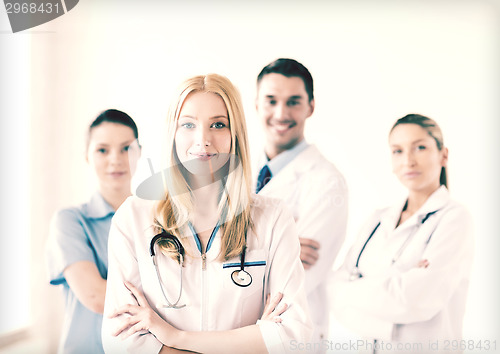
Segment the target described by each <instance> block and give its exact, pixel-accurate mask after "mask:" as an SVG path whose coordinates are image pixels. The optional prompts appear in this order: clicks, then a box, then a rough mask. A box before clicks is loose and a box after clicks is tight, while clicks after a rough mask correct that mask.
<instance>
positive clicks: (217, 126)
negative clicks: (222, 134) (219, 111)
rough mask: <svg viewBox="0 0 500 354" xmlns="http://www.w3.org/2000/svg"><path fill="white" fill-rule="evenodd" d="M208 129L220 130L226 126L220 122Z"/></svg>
mask: <svg viewBox="0 0 500 354" xmlns="http://www.w3.org/2000/svg"><path fill="white" fill-rule="evenodd" d="M210 127H211V128H215V129H222V128H225V127H226V125H225V124H224V123H222V122H215V123H214V124H212V125H211V126H210Z"/></svg>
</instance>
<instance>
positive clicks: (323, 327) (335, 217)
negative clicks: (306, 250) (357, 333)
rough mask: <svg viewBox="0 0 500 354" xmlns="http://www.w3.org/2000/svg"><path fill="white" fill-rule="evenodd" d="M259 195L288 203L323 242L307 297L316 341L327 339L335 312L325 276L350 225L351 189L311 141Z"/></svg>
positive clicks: (302, 230)
mask: <svg viewBox="0 0 500 354" xmlns="http://www.w3.org/2000/svg"><path fill="white" fill-rule="evenodd" d="M257 171H258V170H257ZM255 180H256V179H255ZM259 195H267V196H272V197H275V198H280V199H282V200H283V201H285V203H286V205H287V206H288V207H289V208H291V210H292V212H293V217H294V219H295V222H296V223H297V230H298V234H299V236H300V237H306V238H311V239H313V240H316V241H318V242H319V243H320V244H321V248H320V249H319V259H318V261H317V262H316V264H315V265H314V266H313V267H311V268H309V269H307V270H306V292H307V300H308V303H309V308H310V310H311V318H312V321H313V324H314V326H315V331H314V335H313V341H314V342H315V343H319V342H321V341H322V340H323V339H328V338H327V336H328V322H329V316H330V311H329V306H328V302H329V300H328V296H327V290H326V279H327V277H328V275H329V274H330V272H331V271H332V266H333V263H334V261H335V257H336V256H337V254H338V252H339V250H340V248H341V246H342V244H343V242H344V239H345V233H346V227H347V212H348V193H347V185H346V183H345V180H344V177H343V176H342V174H341V173H340V172H339V171H338V170H337V168H336V167H335V166H334V165H333V164H332V163H331V162H330V161H328V160H327V159H326V158H325V157H324V156H323V155H322V154H321V153H320V152H319V150H318V149H317V148H316V146H314V145H310V146H308V147H307V148H306V149H305V150H304V151H302V152H301V153H299V154H298V155H297V156H296V157H295V158H294V159H293V160H292V161H291V162H289V163H288V164H287V165H286V166H285V167H284V168H283V169H282V170H281V171H280V172H279V173H278V174H277V175H276V176H273V177H272V178H271V180H270V181H269V182H268V183H267V184H266V185H265V186H264V188H262V190H261V191H260V192H259Z"/></svg>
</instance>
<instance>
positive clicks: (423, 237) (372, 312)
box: [332, 114, 474, 353]
mask: <svg viewBox="0 0 500 354" xmlns="http://www.w3.org/2000/svg"><path fill="white" fill-rule="evenodd" d="M389 145H390V148H391V151H392V165H393V172H394V173H395V174H396V176H397V177H398V179H399V180H400V181H401V183H402V184H403V185H404V186H405V187H406V188H407V189H408V197H407V198H406V199H405V200H404V201H402V203H401V204H398V205H395V206H393V207H390V208H386V209H382V210H378V211H376V212H375V213H374V214H373V215H372V216H371V217H370V218H369V219H368V221H367V222H366V223H365V225H364V227H362V229H361V231H360V233H359V237H358V239H357V241H356V242H355V243H354V245H353V246H352V248H351V249H350V251H349V252H348V254H347V256H346V259H345V261H344V264H343V266H342V267H341V268H340V269H339V270H338V271H337V272H336V274H335V276H334V284H333V287H332V291H333V299H332V300H333V301H332V303H333V312H334V315H335V317H336V319H337V320H338V321H339V322H340V323H341V324H343V325H344V326H345V327H346V328H348V329H350V330H351V331H353V332H354V333H356V334H358V335H360V336H362V337H364V338H366V339H367V340H366V342H360V343H364V344H363V347H361V348H358V349H359V350H366V351H371V352H374V350H375V351H376V352H377V353H381V352H384V351H387V352H405V353H410V352H418V353H422V352H434V353H436V352H440V353H441V352H458V351H459V350H460V348H462V349H464V348H463V344H464V343H460V340H461V335H462V323H463V316H464V312H465V304H466V297H467V291H468V286H469V276H470V272H471V267H472V259H473V253H474V241H473V230H472V229H473V226H472V220H471V215H470V214H469V212H468V211H467V209H466V208H465V207H464V206H462V205H461V204H459V203H457V202H456V201H454V200H452V199H451V198H450V195H449V192H448V189H447V187H446V184H447V181H446V164H447V159H448V149H447V148H446V147H445V146H444V145H443V137H442V133H441V130H440V128H439V127H438V125H437V124H436V122H435V121H433V120H431V119H429V118H427V117H424V116H421V115H417V114H410V115H407V116H405V117H403V118H401V119H399V120H398V121H397V122H396V123H395V124H394V126H393V128H392V129H391V132H390V135H389Z"/></svg>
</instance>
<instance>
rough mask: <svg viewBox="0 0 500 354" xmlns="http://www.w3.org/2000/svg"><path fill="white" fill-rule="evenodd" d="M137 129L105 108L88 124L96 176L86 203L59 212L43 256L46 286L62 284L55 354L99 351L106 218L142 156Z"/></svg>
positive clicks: (128, 186) (127, 193) (120, 200)
mask: <svg viewBox="0 0 500 354" xmlns="http://www.w3.org/2000/svg"><path fill="white" fill-rule="evenodd" d="M138 137H139V135H138V130H137V126H136V124H135V122H134V121H133V119H132V118H131V117H130V116H129V115H127V114H126V113H124V112H121V111H118V110H115V109H109V110H106V111H104V112H102V113H101V114H100V115H99V116H98V117H97V118H96V119H95V120H94V121H93V122H92V124H91V125H90V127H89V130H88V138H87V149H86V161H87V162H88V164H89V166H90V168H91V169H92V170H93V172H94V173H95V176H96V178H97V185H98V188H97V191H96V192H95V193H94V194H93V195H92V197H91V198H90V200H89V201H88V202H87V203H85V204H82V205H80V206H76V207H70V208H65V209H62V210H60V211H58V212H57V213H56V214H55V215H54V217H53V219H52V224H51V227H50V236H49V240H48V242H47V245H46V258H47V263H48V272H49V279H50V284H52V285H62V290H63V293H64V298H65V316H64V325H63V332H62V335H61V340H60V345H59V353H103V352H104V351H103V347H102V341H101V326H102V313H103V309H104V297H105V292H106V278H107V272H108V233H109V229H110V225H111V218H112V217H113V215H114V213H115V211H116V210H117V209H118V208H119V206H120V205H121V204H122V203H123V202H124V201H125V199H127V197H129V196H130V195H131V179H132V176H133V174H134V172H135V168H136V163H137V160H138V159H139V157H140V154H141V151H140V150H141V147H140V145H139V143H138ZM75 188H78V186H75Z"/></svg>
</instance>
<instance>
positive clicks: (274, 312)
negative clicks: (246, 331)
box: [261, 293, 288, 323]
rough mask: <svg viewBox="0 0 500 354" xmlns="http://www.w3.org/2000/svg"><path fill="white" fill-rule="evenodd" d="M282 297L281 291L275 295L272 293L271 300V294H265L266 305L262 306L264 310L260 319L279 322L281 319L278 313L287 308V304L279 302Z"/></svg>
mask: <svg viewBox="0 0 500 354" xmlns="http://www.w3.org/2000/svg"><path fill="white" fill-rule="evenodd" d="M282 299H283V294H282V293H277V294H276V295H274V297H273V298H272V300H271V294H267V298H266V306H265V307H264V312H263V313H262V317H261V320H262V321H272V322H276V323H280V322H281V321H282V319H281V317H280V315H281V314H282V313H283V312H285V311H286V310H287V309H288V305H287V304H285V303H283V304H281V303H280V302H281V300H282Z"/></svg>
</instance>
